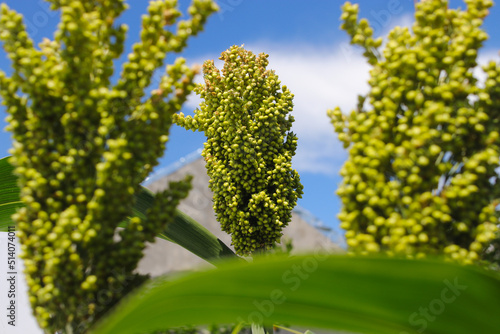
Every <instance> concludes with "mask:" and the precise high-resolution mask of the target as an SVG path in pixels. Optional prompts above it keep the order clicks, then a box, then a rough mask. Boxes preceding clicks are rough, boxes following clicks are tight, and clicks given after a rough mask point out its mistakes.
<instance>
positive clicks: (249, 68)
mask: <svg viewBox="0 0 500 334" xmlns="http://www.w3.org/2000/svg"><path fill="white" fill-rule="evenodd" d="M267 58H268V55H266V54H260V55H258V56H256V55H254V54H253V53H252V52H250V51H247V50H245V49H244V48H243V47H238V46H233V47H231V48H230V49H229V50H227V51H225V52H223V53H222V55H221V57H220V59H221V60H223V61H224V68H223V69H222V73H221V72H220V71H219V70H218V69H217V68H216V67H215V65H214V62H213V61H206V62H205V64H204V65H203V74H204V79H205V84H204V85H199V86H197V87H196V88H195V91H196V92H197V93H198V94H200V96H201V98H202V99H203V101H202V103H201V105H200V108H199V109H197V110H195V115H194V117H192V116H184V115H183V114H180V115H175V116H174V119H175V121H176V123H178V124H180V125H181V126H184V127H185V128H186V129H191V130H193V131H195V130H198V131H203V132H204V133H205V135H206V136H207V142H206V143H205V147H204V149H203V153H202V154H203V156H204V157H205V160H206V168H207V173H208V175H209V176H210V189H211V190H212V191H213V193H214V210H215V212H216V214H217V219H218V221H219V222H220V223H221V226H222V230H223V231H226V232H228V233H230V234H231V237H232V244H233V245H234V248H235V251H236V252H237V253H238V254H242V255H248V254H251V253H252V252H254V251H256V250H267V249H270V248H271V247H272V246H273V245H274V244H275V243H276V242H279V241H280V239H281V236H282V232H281V231H282V230H283V228H284V227H286V226H287V224H288V222H290V219H291V211H292V209H293V207H294V206H295V205H296V203H297V198H298V197H300V196H301V194H302V185H301V184H300V180H299V175H298V173H297V171H295V170H294V169H292V156H293V155H294V154H295V149H296V147H297V137H296V136H295V134H294V133H293V132H291V131H290V129H291V126H292V122H293V121H294V119H293V116H291V115H289V114H290V112H291V111H292V109H293V103H292V99H293V95H292V94H291V93H290V91H289V90H288V89H287V87H286V86H281V82H280V81H279V80H278V76H277V75H276V74H275V73H274V71H272V70H267V69H266V67H267V65H268V63H269V61H268V60H267Z"/></svg>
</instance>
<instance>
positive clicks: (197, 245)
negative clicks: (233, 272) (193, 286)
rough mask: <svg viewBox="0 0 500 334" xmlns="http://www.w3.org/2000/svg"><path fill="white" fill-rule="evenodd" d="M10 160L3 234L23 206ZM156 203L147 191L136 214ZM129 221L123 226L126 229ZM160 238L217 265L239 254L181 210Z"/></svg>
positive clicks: (0, 171)
mask: <svg viewBox="0 0 500 334" xmlns="http://www.w3.org/2000/svg"><path fill="white" fill-rule="evenodd" d="M13 170H14V167H13V166H12V165H11V164H9V162H8V158H2V159H0V231H3V232H5V231H7V229H8V226H9V225H12V224H13V221H12V219H11V216H12V214H13V213H14V212H15V211H16V209H17V208H19V207H21V206H23V203H22V202H21V201H20V199H19V187H18V186H17V177H16V176H15V175H14V174H13V173H12V171H13ZM153 203H154V194H153V193H152V192H150V191H149V190H148V189H146V188H144V187H143V188H142V189H141V191H140V192H139V193H138V194H136V195H135V205H134V208H133V215H135V216H139V217H141V218H145V217H146V216H145V214H146V211H147V210H148V209H149V208H150V207H151V206H152V205H153ZM126 225H127V222H123V223H122V224H121V225H120V226H122V227H125V226H126ZM158 237H159V238H162V239H165V240H168V241H171V242H174V243H176V244H178V245H180V246H182V247H184V248H186V249H187V250H189V251H190V252H192V253H194V254H196V255H197V256H199V257H201V258H202V259H204V260H206V261H208V262H210V263H213V264H215V263H216V262H217V261H218V260H219V259H221V258H222V257H227V256H232V257H235V256H236V255H235V254H234V252H233V251H232V250H231V249H230V248H229V247H228V246H227V245H225V244H224V243H223V242H222V241H221V240H220V239H218V238H217V237H216V236H215V235H213V234H212V233H211V232H210V231H208V230H207V229H206V228H205V227H203V226H202V225H200V224H199V223H198V222H196V221H195V220H193V219H192V218H191V217H189V216H188V215H186V214H184V213H183V212H181V211H179V210H177V211H176V216H175V218H174V221H173V222H172V223H171V224H169V225H168V226H167V228H166V229H165V230H164V231H163V232H162V233H160V234H159V235H158Z"/></svg>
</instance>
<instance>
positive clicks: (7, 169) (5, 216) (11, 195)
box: [0, 158, 23, 231]
mask: <svg viewBox="0 0 500 334" xmlns="http://www.w3.org/2000/svg"><path fill="white" fill-rule="evenodd" d="M13 170H14V167H13V166H12V165H11V164H9V162H8V158H2V159H0V231H7V229H8V227H9V225H13V224H14V223H13V222H12V219H11V218H10V217H11V216H12V214H13V213H15V212H16V210H17V208H20V207H22V206H23V203H22V202H21V200H20V199H19V187H18V186H17V178H16V177H15V176H14V175H13V174H12V171H13Z"/></svg>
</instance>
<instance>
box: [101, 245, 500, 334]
mask: <svg viewBox="0 0 500 334" xmlns="http://www.w3.org/2000/svg"><path fill="white" fill-rule="evenodd" d="M499 300H500V278H499V276H498V275H495V274H493V273H490V272H486V271H482V270H479V269H477V268H475V267H466V266H460V265H457V264H452V263H447V262H442V261H437V260H405V259H396V258H381V257H377V258H370V257H349V256H340V255H335V256H333V255H320V254H316V255H311V256H298V257H293V258H284V257H273V258H266V259H261V260H257V261H256V262H255V263H252V264H246V263H236V262H232V261H231V262H228V263H224V264H223V265H221V266H219V267H218V268H217V269H215V270H208V271H203V272H197V273H193V274H189V275H185V276H180V277H179V276H178V277H174V278H172V277H168V276H167V277H162V278H158V279H155V280H153V281H151V282H149V283H146V284H145V285H144V286H142V287H141V288H139V289H138V290H137V291H136V292H135V293H132V294H131V295H129V297H128V298H126V299H125V300H123V301H122V303H121V304H119V305H118V307H117V308H115V309H114V310H112V311H111V314H109V315H108V317H105V318H104V320H103V321H102V322H101V323H100V324H98V326H97V327H96V328H95V329H94V331H92V332H91V333H93V334H110V333H121V334H132V333H150V332H153V331H154V330H159V329H165V328H168V327H175V326H181V325H185V324H191V325H202V324H210V323H239V322H242V321H245V322H247V323H258V322H261V321H264V323H265V324H271V323H287V324H292V325H296V326H302V327H308V328H329V329H335V330H346V331H351V332H356V333H379V334H409V333H422V332H425V333H429V334H431V333H432V334H451V333H453V334H471V333H485V334H486V333H498V329H499V328H500V317H499V316H498V314H500V302H499Z"/></svg>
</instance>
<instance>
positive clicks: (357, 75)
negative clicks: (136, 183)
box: [187, 15, 498, 175]
mask: <svg viewBox="0 0 500 334" xmlns="http://www.w3.org/2000/svg"><path fill="white" fill-rule="evenodd" d="M412 24H413V18H412V17H411V15H402V16H399V17H393V18H391V21H390V24H389V25H387V26H385V27H384V29H382V31H381V35H382V36H387V34H388V32H389V31H390V30H391V29H392V28H393V27H394V26H408V27H410V26H411V25H412ZM245 48H246V49H248V50H251V51H252V52H254V53H260V52H265V53H267V54H269V55H270V56H269V66H268V67H269V68H271V69H273V70H275V71H276V74H277V75H278V76H279V78H280V80H281V82H282V85H286V86H288V88H289V89H290V90H291V92H292V93H293V94H294V95H295V97H294V110H293V112H292V114H293V115H294V117H295V120H296V121H295V123H294V125H293V131H294V132H295V133H296V134H297V136H298V137H299V146H298V149H297V155H296V156H295V157H294V161H293V163H294V167H295V168H296V169H298V170H299V172H311V173H320V174H325V175H336V174H338V171H339V169H340V166H341V165H342V164H343V162H344V161H345V159H346V157H347V153H346V152H345V150H344V149H343V147H342V144H341V143H340V142H339V141H338V139H337V136H336V134H335V133H334V130H333V126H332V125H331V123H330V119H329V118H328V117H327V114H326V110H327V109H332V108H335V107H336V106H339V107H340V108H341V109H342V111H343V112H344V113H350V111H351V110H352V109H353V108H354V107H355V106H356V104H357V96H358V95H359V94H366V93H367V92H368V89H369V86H368V83H367V82H368V78H369V70H370V66H369V65H368V64H367V62H366V60H365V59H364V58H363V56H362V54H361V50H360V49H359V48H357V47H354V46H351V45H349V43H348V42H340V43H339V42H338V41H337V42H336V43H332V46H331V47H327V48H325V47H321V46H311V45H284V44H280V43H250V44H247V45H245ZM495 53H496V52H495ZM217 58H218V55H211V56H209V57H205V58H203V59H198V60H196V61H193V63H202V62H203V60H205V59H215V63H216V66H217V67H218V68H222V65H223V64H222V62H221V61H220V60H218V59H217ZM486 59H498V57H497V56H496V55H495V54H494V52H485V53H483V54H481V57H480V59H479V62H480V63H481V64H484V63H486ZM481 72H482V71H481ZM477 75H478V76H480V75H481V74H480V73H479V71H478V72H477ZM201 80H202V79H201V76H200V77H199V79H198V81H199V82H201ZM199 102H200V100H199V98H198V97H197V96H191V97H190V98H189V101H188V102H187V107H188V108H190V109H191V110H194V109H196V108H197V106H198V104H199Z"/></svg>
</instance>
